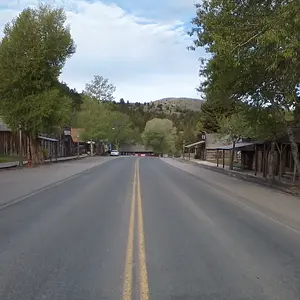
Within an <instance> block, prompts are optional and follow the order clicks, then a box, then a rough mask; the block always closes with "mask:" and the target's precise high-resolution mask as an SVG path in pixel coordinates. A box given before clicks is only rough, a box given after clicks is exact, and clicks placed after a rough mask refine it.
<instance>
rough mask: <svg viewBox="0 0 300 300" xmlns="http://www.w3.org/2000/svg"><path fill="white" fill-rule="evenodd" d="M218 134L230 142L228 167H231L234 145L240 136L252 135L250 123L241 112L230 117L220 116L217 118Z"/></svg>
mask: <svg viewBox="0 0 300 300" xmlns="http://www.w3.org/2000/svg"><path fill="white" fill-rule="evenodd" d="M219 128H220V129H219V131H218V132H219V134H220V135H221V136H222V137H227V138H228V141H230V142H231V143H232V151H231V159H230V165H229V168H230V169H231V170H232V169H233V162H234V151H235V145H236V143H237V142H239V141H240V140H241V139H242V138H249V137H251V135H252V131H251V124H249V122H247V120H246V119H245V118H244V116H243V114H242V113H239V114H233V115H231V116H230V117H222V118H221V119H220V120H219Z"/></svg>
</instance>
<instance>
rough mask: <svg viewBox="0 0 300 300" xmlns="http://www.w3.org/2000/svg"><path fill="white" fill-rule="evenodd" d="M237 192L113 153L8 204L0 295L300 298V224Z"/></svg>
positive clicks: (31, 299)
mask: <svg viewBox="0 0 300 300" xmlns="http://www.w3.org/2000/svg"><path fill="white" fill-rule="evenodd" d="M245 192H246V191H245ZM0 197H1V193H0ZM237 200H238V199H234V198H233V197H232V196H230V195H227V194H226V193H225V192H224V191H219V190H218V189H216V188H213V187H210V186H209V185H208V184H207V183H206V182H205V181H201V179H198V178H196V177H194V176H192V175H189V174H188V173H185V172H184V171H181V170H179V169H177V168H175V167H173V166H171V165H169V164H166V163H165V162H163V161H162V160H160V159H159V158H147V157H145V158H144V157H143V158H140V159H137V158H134V157H132V158H123V157H120V158H116V159H112V160H110V161H107V162H105V163H104V164H102V165H99V166H97V167H94V168H93V169H91V170H89V171H85V172H84V173H82V174H79V175H78V176H75V177H72V178H70V180H67V181H64V182H62V183H61V184H58V185H55V186H53V187H51V188H48V189H45V190H44V191H43V190H41V191H39V192H38V193H37V194H34V195H32V196H29V197H27V198H25V199H22V200H21V201H19V202H15V203H14V204H12V205H10V206H9V205H8V206H7V205H6V206H5V207H2V209H0V299H1V300H25V299H26V300H50V299H51V300H52V299H53V300H54V299H55V300H100V299H112V300H117V299H121V300H130V299H134V300H148V299H153V300H160V299H161V300H163V299H166V300H167V299H171V300H196V299H197V300H198V299H199V300H224V299H226V300H227V299H228V300H248V299H255V300H266V299H268V300H269V299H270V300H271V299H272V300H275V299H278V300H279V299H280V300H294V299H297V300H299V299H300V232H299V231H297V229H294V228H291V227H289V226H287V225H285V224H284V223H282V222H278V221H275V220H274V219H273V218H269V217H268V216H267V215H265V214H263V213H260V212H259V211H258V210H256V209H251V208H249V206H244V205H242V204H241V202H240V201H237Z"/></svg>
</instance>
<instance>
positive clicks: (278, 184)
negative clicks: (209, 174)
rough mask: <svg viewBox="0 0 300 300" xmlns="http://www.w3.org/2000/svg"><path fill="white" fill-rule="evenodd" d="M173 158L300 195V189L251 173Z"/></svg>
mask: <svg viewBox="0 0 300 300" xmlns="http://www.w3.org/2000/svg"><path fill="white" fill-rule="evenodd" d="M175 160H177V161H179V162H181V163H189V164H192V165H196V166H198V167H200V168H204V169H207V170H210V171H213V172H217V173H221V174H224V175H227V176H231V177H234V178H237V179H241V180H244V181H248V182H253V183H257V184H259V185H263V186H265V187H268V188H271V189H276V190H278V191H281V192H284V193H287V194H291V195H293V196H297V197H299V196H300V191H293V190H291V189H290V188H289V187H288V186H287V185H284V184H282V183H279V182H278V181H277V182H276V183H275V184H270V183H268V181H267V180H264V179H261V178H256V177H254V176H252V175H249V174H242V173H240V172H237V171H234V170H226V169H223V168H218V167H215V166H209V165H204V164H198V163H196V162H193V161H187V160H184V159H182V158H178V159H175Z"/></svg>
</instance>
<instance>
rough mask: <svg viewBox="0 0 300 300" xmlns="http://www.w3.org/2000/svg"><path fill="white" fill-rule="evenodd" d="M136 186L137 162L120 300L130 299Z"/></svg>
mask: <svg viewBox="0 0 300 300" xmlns="http://www.w3.org/2000/svg"><path fill="white" fill-rule="evenodd" d="M136 184H137V161H136V163H135V166H134V176H133V186H132V198H131V206H130V217H129V228H128V240H127V251H126V261H125V271H124V283H123V293H122V300H131V299H132V264H133V246H134V244H133V239H134V215H135V205H136V203H135V202H136Z"/></svg>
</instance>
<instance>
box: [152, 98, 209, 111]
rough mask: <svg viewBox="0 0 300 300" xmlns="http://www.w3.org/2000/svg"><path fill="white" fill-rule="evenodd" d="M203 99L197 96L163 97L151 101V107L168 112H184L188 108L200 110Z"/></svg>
mask: <svg viewBox="0 0 300 300" xmlns="http://www.w3.org/2000/svg"><path fill="white" fill-rule="evenodd" d="M203 102H204V101H203V100H200V99H195V98H184V97H183V98H182V97H180V98H171V97H170V98H163V99H160V100H156V101H152V102H150V107H152V108H154V109H158V110H162V111H164V112H166V113H168V112H169V113H173V112H182V111H186V110H191V111H200V110H201V106H202V104H203Z"/></svg>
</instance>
